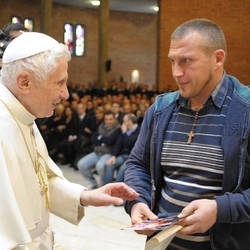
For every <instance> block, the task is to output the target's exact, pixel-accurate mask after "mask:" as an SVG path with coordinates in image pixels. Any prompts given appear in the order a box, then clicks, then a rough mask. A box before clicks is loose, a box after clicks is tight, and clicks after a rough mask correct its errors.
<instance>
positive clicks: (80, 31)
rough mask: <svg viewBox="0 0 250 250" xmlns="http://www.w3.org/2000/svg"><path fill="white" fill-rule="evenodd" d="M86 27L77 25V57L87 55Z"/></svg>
mask: <svg viewBox="0 0 250 250" xmlns="http://www.w3.org/2000/svg"><path fill="white" fill-rule="evenodd" d="M84 31H85V30H84V27H83V25H81V24H77V25H76V29H75V32H76V45H75V46H76V47H75V51H76V56H83V55H84V54H85V48H84V45H85V43H84V39H85V36H84Z"/></svg>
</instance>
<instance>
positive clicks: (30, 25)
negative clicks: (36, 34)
mask: <svg viewBox="0 0 250 250" xmlns="http://www.w3.org/2000/svg"><path fill="white" fill-rule="evenodd" d="M23 25H24V28H25V29H27V30H28V31H33V20H32V19H30V18H27V17H26V18H25V19H24V21H23Z"/></svg>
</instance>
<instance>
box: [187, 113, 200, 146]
mask: <svg viewBox="0 0 250 250" xmlns="http://www.w3.org/2000/svg"><path fill="white" fill-rule="evenodd" d="M198 117H199V112H198V111H196V113H195V117H194V123H193V126H192V129H191V130H190V132H189V133H188V134H187V135H188V140H187V144H191V142H192V139H193V137H194V129H195V126H196V122H197V120H198Z"/></svg>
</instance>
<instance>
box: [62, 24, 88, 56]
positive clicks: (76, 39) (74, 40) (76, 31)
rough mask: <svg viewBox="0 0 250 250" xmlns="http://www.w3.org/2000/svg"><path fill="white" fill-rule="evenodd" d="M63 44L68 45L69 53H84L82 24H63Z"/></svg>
mask: <svg viewBox="0 0 250 250" xmlns="http://www.w3.org/2000/svg"><path fill="white" fill-rule="evenodd" d="M63 40H64V44H66V45H67V46H68V49H69V51H70V53H71V55H74V56H83V55H85V27H84V25H82V24H76V25H73V24H70V23H65V24H64V38H63Z"/></svg>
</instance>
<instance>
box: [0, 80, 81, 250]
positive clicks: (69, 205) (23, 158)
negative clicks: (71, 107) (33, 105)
mask: <svg viewBox="0 0 250 250" xmlns="http://www.w3.org/2000/svg"><path fill="white" fill-rule="evenodd" d="M34 120H35V117H34V116H33V115H31V114H30V113H29V112H28V111H27V110H26V109H25V108H24V107H23V106H22V105H21V103H20V102H19V101H18V100H17V99H16V98H15V97H14V96H13V95H12V93H11V92H10V91H9V90H8V89H7V88H6V87H5V86H4V85H2V84H1V83H0V131H1V132H0V190H1V191H0V204H1V206H0V248H1V250H10V249H29V250H30V249H32V250H33V249H50V247H49V244H51V243H50V242H51V241H52V239H51V235H50V232H49V212H51V213H54V214H55V215H57V216H59V217H62V218H63V219H65V220H67V221H69V222H71V223H74V224H77V223H78V222H79V221H80V219H81V218H82V217H83V215H84V209H83V207H82V206H80V193H81V192H82V190H83V189H84V187H83V186H81V185H79V184H74V183H71V182H69V181H68V180H66V179H65V178H64V177H63V174H62V172H61V170H60V169H59V168H58V167H57V166H56V164H55V163H54V162H53V161H52V160H51V158H50V157H49V155H48V152H47V149H46V145H45V143H44V141H43V138H42V136H41V134H40V132H39V130H38V128H37V126H36V124H35V122H34ZM20 130H21V131H20ZM32 133H33V134H32ZM24 137H25V138H24ZM32 137H33V138H32ZM27 147H28V148H27ZM36 151H38V153H39V155H40V161H42V163H43V164H44V165H45V167H46V169H47V175H48V183H49V193H48V195H49V205H50V211H49V210H48V209H47V208H46V202H45V196H44V195H42V194H41V187H40V184H39V181H38V178H37V174H36V171H35V166H34V162H35V160H36V159H35V155H36ZM39 240H40V241H41V242H43V244H45V245H46V244H48V247H47V248H46V247H44V248H42V247H40V248H39V247H38V248H36V245H37V246H38V244H40V243H39V242H38V241H39ZM46 241H48V242H47V243H46ZM18 247H19V248H18ZM22 247H23V248H22ZM25 247H26V248H25Z"/></svg>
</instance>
